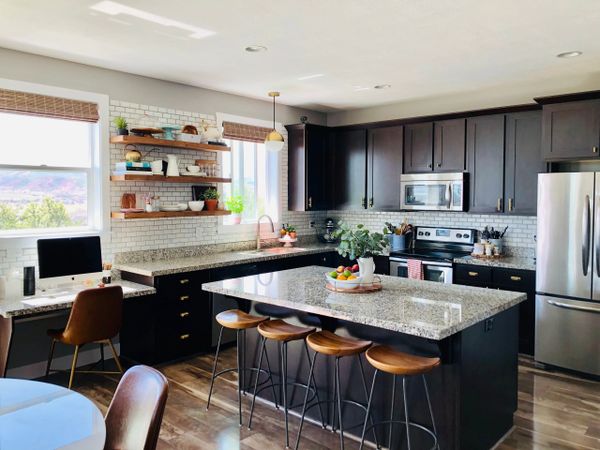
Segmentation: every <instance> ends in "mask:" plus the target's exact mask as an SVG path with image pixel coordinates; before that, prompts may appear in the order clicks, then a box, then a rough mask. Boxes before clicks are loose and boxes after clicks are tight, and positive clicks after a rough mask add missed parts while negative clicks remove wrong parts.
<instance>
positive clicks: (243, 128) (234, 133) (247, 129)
mask: <svg viewBox="0 0 600 450" xmlns="http://www.w3.org/2000/svg"><path fill="white" fill-rule="evenodd" d="M271 131H272V130H271V128H264V127H255V126H254V125H245V124H243V123H235V122H223V137H224V138H227V139H236V140H238V141H248V142H259V143H261V144H262V143H264V142H265V139H266V138H267V135H268V134H269V133H270V132H271Z"/></svg>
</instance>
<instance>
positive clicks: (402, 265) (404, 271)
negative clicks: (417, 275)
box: [390, 257, 452, 284]
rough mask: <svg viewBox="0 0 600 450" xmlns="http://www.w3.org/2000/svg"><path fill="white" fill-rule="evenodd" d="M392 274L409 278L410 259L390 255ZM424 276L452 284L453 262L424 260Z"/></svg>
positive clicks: (427, 278)
mask: <svg viewBox="0 0 600 450" xmlns="http://www.w3.org/2000/svg"><path fill="white" fill-rule="evenodd" d="M390 275H391V276H393V277H401V278H408V260H407V259H406V258H396V257H390ZM423 277H424V278H425V280H429V281H435V282H438V283H447V284H452V263H450V262H442V261H423Z"/></svg>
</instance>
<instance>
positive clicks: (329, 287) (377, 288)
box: [325, 281, 382, 294]
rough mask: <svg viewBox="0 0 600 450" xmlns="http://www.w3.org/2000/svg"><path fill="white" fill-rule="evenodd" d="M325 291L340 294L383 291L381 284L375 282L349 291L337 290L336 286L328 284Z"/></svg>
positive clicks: (344, 289) (346, 289)
mask: <svg viewBox="0 0 600 450" xmlns="http://www.w3.org/2000/svg"><path fill="white" fill-rule="evenodd" d="M325 289H327V290H328V291H331V292H340V293H344V294H367V293H369V292H377V291H380V290H381V289H382V286H381V282H380V281H375V282H373V283H371V284H367V285H360V286H359V287H357V288H356V289H348V288H336V287H335V286H333V285H331V284H329V283H327V284H326V285H325Z"/></svg>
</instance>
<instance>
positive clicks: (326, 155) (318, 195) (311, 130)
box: [286, 124, 332, 211]
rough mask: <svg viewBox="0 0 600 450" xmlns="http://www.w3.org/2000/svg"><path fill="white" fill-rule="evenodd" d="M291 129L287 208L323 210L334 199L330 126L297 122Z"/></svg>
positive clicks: (289, 127)
mask: <svg viewBox="0 0 600 450" xmlns="http://www.w3.org/2000/svg"><path fill="white" fill-rule="evenodd" d="M286 128H287V131H288V210H290V211H324V210H326V209H328V208H329V207H330V203H331V194H330V193H331V188H332V187H331V184H330V183H331V177H330V172H331V171H330V169H329V164H330V161H331V159H332V158H331V157H332V152H331V151H330V146H329V134H330V133H329V128H327V127H324V126H320V125H312V124H297V125H288V126H286Z"/></svg>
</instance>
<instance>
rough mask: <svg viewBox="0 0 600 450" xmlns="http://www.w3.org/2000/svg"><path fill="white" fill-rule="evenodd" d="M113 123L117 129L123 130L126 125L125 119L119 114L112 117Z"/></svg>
mask: <svg viewBox="0 0 600 450" xmlns="http://www.w3.org/2000/svg"><path fill="white" fill-rule="evenodd" d="M113 123H114V124H115V127H116V128H117V129H118V130H125V129H127V127H128V124H127V121H126V120H125V118H124V117H121V116H118V117H115V118H114V119H113Z"/></svg>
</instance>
